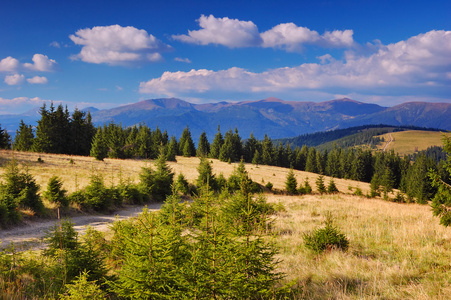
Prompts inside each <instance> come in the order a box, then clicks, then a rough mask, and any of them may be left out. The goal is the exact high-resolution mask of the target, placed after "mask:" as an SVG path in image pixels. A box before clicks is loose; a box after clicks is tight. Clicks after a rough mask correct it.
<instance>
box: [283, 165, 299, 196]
mask: <svg viewBox="0 0 451 300" xmlns="http://www.w3.org/2000/svg"><path fill="white" fill-rule="evenodd" d="M297 186H298V182H297V180H296V177H295V176H294V171H293V169H290V171H288V174H287V178H286V180H285V189H286V191H287V193H288V194H290V195H296V194H297V192H298V190H297Z"/></svg>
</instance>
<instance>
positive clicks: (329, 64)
mask: <svg viewBox="0 0 451 300" xmlns="http://www.w3.org/2000/svg"><path fill="white" fill-rule="evenodd" d="M337 36H340V35H337ZM345 40H346V39H345ZM449 53H451V31H430V32H427V33H425V34H420V35H417V36H414V37H411V38H409V39H408V40H405V41H400V42H398V43H394V44H390V45H387V46H381V47H380V48H379V50H378V51H377V52H375V53H373V54H371V55H367V56H363V55H357V54H355V55H349V56H347V57H346V59H345V60H334V59H333V58H332V57H331V56H330V55H324V56H321V57H319V59H320V60H321V63H305V64H301V65H299V66H296V67H285V68H278V69H270V70H267V71H265V72H261V73H254V72H250V71H248V70H245V69H241V68H230V69H227V70H220V71H211V70H191V71H189V72H165V73H164V74H163V75H162V76H161V77H160V78H154V79H151V80H149V81H147V82H141V83H140V88H139V91H140V92H141V93H149V94H160V95H161V94H165V95H169V96H177V95H186V94H191V95H194V94H196V93H198V94H202V93H207V92H213V91H229V92H233V91H235V92H246V91H252V92H268V93H274V92H287V91H292V92H295V91H301V90H319V89H338V90H345V91H354V90H356V91H361V92H368V93H377V92H378V89H380V88H383V89H384V90H390V89H391V91H393V90H395V89H397V90H398V91H399V90H400V89H403V91H404V92H405V93H409V90H410V89H418V88H424V89H428V88H429V89H430V88H434V89H440V88H441V89H442V90H443V89H447V90H448V92H449V85H450V84H451V79H450V78H449V76H448V74H449V73H450V70H451V56H450V55H449ZM448 97H449V96H448Z"/></svg>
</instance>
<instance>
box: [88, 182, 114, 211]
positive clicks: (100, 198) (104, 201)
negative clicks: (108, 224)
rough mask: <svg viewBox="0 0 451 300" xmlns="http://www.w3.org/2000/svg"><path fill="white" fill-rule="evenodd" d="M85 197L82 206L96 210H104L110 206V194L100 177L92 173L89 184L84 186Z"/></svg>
mask: <svg viewBox="0 0 451 300" xmlns="http://www.w3.org/2000/svg"><path fill="white" fill-rule="evenodd" d="M84 196H85V198H84V202H83V203H82V206H84V207H85V208H88V209H94V210H97V211H105V210H107V209H108V208H109V207H111V204H112V201H111V195H110V193H109V191H108V189H107V188H106V187H105V185H104V184H103V179H102V177H100V176H98V175H92V176H91V181H90V183H89V185H88V186H87V187H86V188H85V195H84Z"/></svg>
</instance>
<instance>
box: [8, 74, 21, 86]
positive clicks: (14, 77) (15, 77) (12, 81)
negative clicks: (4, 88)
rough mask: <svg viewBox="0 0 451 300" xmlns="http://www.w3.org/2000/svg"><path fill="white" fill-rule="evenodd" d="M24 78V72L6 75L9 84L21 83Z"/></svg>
mask: <svg viewBox="0 0 451 300" xmlns="http://www.w3.org/2000/svg"><path fill="white" fill-rule="evenodd" d="M24 79H25V76H23V75H22V74H14V75H8V76H6V77H5V83H6V84H7V85H19V84H21V83H22V82H23V81H24Z"/></svg>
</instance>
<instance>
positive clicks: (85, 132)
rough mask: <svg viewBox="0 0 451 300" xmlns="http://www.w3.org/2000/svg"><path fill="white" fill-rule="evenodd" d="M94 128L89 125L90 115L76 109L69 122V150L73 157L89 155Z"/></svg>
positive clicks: (94, 132)
mask: <svg viewBox="0 0 451 300" xmlns="http://www.w3.org/2000/svg"><path fill="white" fill-rule="evenodd" d="M95 134H96V128H95V127H94V125H92V123H91V114H90V113H89V112H88V114H86V113H85V112H84V111H80V110H78V109H77V108H76V109H75V111H74V112H73V113H72V119H71V121H70V149H69V151H68V153H70V154H74V155H89V153H90V150H91V144H92V140H93V138H94V135H95Z"/></svg>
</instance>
